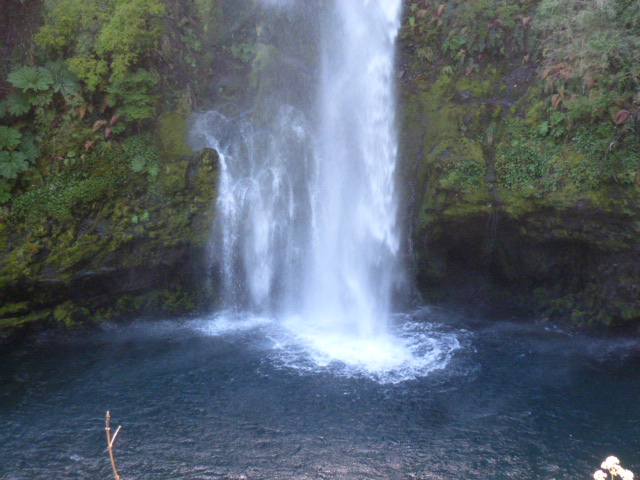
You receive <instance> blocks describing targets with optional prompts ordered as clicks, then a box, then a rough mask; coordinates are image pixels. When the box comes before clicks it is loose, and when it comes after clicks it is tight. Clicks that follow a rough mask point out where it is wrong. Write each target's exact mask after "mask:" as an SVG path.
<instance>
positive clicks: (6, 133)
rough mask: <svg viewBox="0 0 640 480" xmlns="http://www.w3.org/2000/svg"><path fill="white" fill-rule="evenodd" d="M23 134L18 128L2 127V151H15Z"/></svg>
mask: <svg viewBox="0 0 640 480" xmlns="http://www.w3.org/2000/svg"><path fill="white" fill-rule="evenodd" d="M21 138H22V133H20V130H18V129H17V128H12V127H5V126H1V125H0V149H3V148H6V149H8V150H13V149H14V148H16V147H17V146H18V145H19V144H20V139H21Z"/></svg>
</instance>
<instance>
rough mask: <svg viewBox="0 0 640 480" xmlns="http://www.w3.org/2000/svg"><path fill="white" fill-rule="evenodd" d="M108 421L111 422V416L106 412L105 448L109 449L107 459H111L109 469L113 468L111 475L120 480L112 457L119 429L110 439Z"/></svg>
mask: <svg viewBox="0 0 640 480" xmlns="http://www.w3.org/2000/svg"><path fill="white" fill-rule="evenodd" d="M109 420H111V414H110V413H109V411H108V410H107V418H106V421H105V424H106V428H105V430H106V431H107V446H108V447H109V458H110V459H111V467H112V468H113V475H114V476H115V477H116V480H120V475H118V470H117V469H116V460H115V458H114V456H113V444H114V442H115V441H116V437H117V436H118V432H119V431H120V427H118V428H117V429H116V433H115V435H114V436H113V438H112V437H111V427H110V426H109Z"/></svg>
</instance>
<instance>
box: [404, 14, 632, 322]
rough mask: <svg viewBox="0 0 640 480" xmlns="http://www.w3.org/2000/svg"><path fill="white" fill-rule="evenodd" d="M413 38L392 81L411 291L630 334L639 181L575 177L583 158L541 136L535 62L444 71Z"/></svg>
mask: <svg viewBox="0 0 640 480" xmlns="http://www.w3.org/2000/svg"><path fill="white" fill-rule="evenodd" d="M417 5H418V6H417V7H416V8H414V10H411V8H412V7H411V5H410V4H408V5H407V6H406V8H407V9H408V10H407V12H409V13H407V14H406V15H407V16H409V15H412V14H415V15H416V17H415V20H414V22H418V21H419V19H418V17H417V12H418V11H419V9H420V8H421V7H420V5H421V3H420V2H418V3H417ZM425 8H426V7H425ZM408 20H409V18H407V19H405V21H408ZM435 21H436V20H433V21H432V22H431V23H434V22H435ZM416 25H417V23H416ZM469 28H471V27H469ZM420 35H422V37H421V36H420ZM424 35H425V34H424V33H419V32H418V30H417V27H414V28H413V29H411V28H405V29H404V35H403V36H401V45H400V51H401V56H400V59H399V63H400V65H401V67H400V68H401V69H402V71H403V75H402V77H401V78H399V81H398V84H399V89H400V92H399V103H400V110H399V121H400V141H401V144H400V162H399V173H398V178H399V184H400V186H401V192H402V195H403V202H404V208H403V210H402V211H403V212H404V214H403V219H402V220H403V222H404V225H405V228H406V231H407V232H409V235H408V240H409V241H408V244H407V245H408V246H407V252H408V261H407V263H408V264H409V265H410V266H411V267H412V272H413V275H414V278H415V279H416V282H417V284H418V286H419V288H420V289H421V291H422V293H423V295H424V296H425V297H426V298H427V299H429V300H433V301H438V300H447V301H450V302H454V303H467V304H468V305H471V306H472V307H473V308H474V309H475V310H477V309H478V308H480V307H481V306H485V307H486V308H487V309H488V310H492V309H493V308H494V307H492V305H491V304H492V302H493V303H494V304H496V303H497V304H504V305H510V306H513V307H518V306H520V307H523V308H524V310H525V311H526V312H527V313H532V312H536V313H537V314H539V315H540V316H542V317H545V318H553V319H556V320H560V321H563V322H565V323H569V324H572V325H574V326H579V327H589V328H602V327H606V328H619V329H624V330H627V331H629V330H631V331H637V330H638V328H639V327H640V293H638V286H639V285H640V263H639V262H638V261H637V259H639V258H640V240H639V239H640V203H639V201H638V198H640V197H639V195H638V194H639V193H640V182H639V181H638V178H640V177H639V176H638V174H636V177H635V178H636V180H635V181H628V179H627V180H623V179H618V180H616V178H615V177H612V178H611V179H602V178H601V177H599V176H601V175H603V173H602V171H603V169H604V167H603V166H602V165H600V166H597V165H596V166H595V167H594V168H593V169H592V170H591V171H589V172H587V169H588V168H591V167H587V166H586V165H588V164H589V161H590V160H591V159H589V158H588V157H587V156H585V155H584V153H581V152H580V151H579V150H577V149H576V148H575V146H572V145H567V144H564V145H561V146H558V144H557V143H555V144H554V143H553V142H552V141H550V138H549V137H548V136H545V135H547V131H546V130H545V127H546V126H547V125H546V124H545V123H544V121H546V120H545V118H546V117H544V115H543V114H542V113H541V112H546V111H547V110H548V108H550V107H549V105H548V102H547V99H546V97H545V96H544V95H542V87H541V84H540V76H539V75H538V73H539V67H538V65H537V64H536V63H535V61H534V60H532V58H534V57H535V55H529V53H527V55H526V56H525V57H524V59H523V57H522V55H523V54H524V53H525V52H521V53H518V52H515V53H514V54H513V55H511V56H509V55H505V56H503V57H501V58H487V57H485V58H480V56H478V57H477V58H475V59H474V61H475V65H474V67H473V68H468V69H466V71H465V70H464V69H460V68H458V67H457V66H455V65H454V66H453V67H452V68H447V67H448V66H450V65H453V64H452V63H450V59H447V58H446V55H445V54H443V52H442V51H439V50H437V48H439V47H437V42H433V43H432V44H428V39H427V40H425V37H424ZM421 42H422V43H421ZM425 42H427V43H425ZM425 45H426V46H429V48H432V49H433V58H432V59H428V60H424V61H421V60H420V59H419V58H418V56H419V53H420V51H421V49H424V48H425ZM545 102H546V103H545ZM541 132H542V133H541ZM592 163H593V162H592ZM584 172H587V173H585V174H584V176H582V177H581V176H580V175H582V174H583V173H584ZM588 175H590V177H589V178H587V177H588Z"/></svg>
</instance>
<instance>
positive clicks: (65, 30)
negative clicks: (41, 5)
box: [36, 0, 165, 92]
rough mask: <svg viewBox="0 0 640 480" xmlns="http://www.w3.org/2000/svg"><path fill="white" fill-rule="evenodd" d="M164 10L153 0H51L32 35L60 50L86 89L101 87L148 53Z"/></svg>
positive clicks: (135, 65)
mask: <svg viewBox="0 0 640 480" xmlns="http://www.w3.org/2000/svg"><path fill="white" fill-rule="evenodd" d="M164 12H165V6H164V5H163V4H162V3H159V2H158V1H156V0H126V1H125V0H97V1H96V0H52V1H51V2H50V3H49V6H48V9H47V15H46V17H45V21H46V23H45V25H44V26H43V27H42V29H41V30H40V32H39V33H38V35H37V36H36V41H37V43H38V44H39V45H41V46H43V47H47V48H50V49H52V50H54V51H56V52H58V54H59V55H62V56H63V58H65V59H66V62H67V64H68V66H69V70H70V71H72V72H73V73H75V74H77V75H78V77H79V78H80V79H81V80H82V81H83V82H84V83H85V85H86V87H87V89H88V90H89V91H90V92H93V91H106V90H107V88H108V87H109V86H110V85H109V84H110V83H111V84H113V83H116V82H118V81H122V80H124V78H125V77H126V76H127V75H128V74H130V73H131V72H132V71H134V69H137V68H139V67H140V66H141V63H142V62H143V61H144V60H146V59H148V58H149V57H150V56H151V55H152V52H153V50H154V49H155V47H156V44H157V42H158V40H159V38H160V35H161V33H162V30H163V22H164V18H163V14H164Z"/></svg>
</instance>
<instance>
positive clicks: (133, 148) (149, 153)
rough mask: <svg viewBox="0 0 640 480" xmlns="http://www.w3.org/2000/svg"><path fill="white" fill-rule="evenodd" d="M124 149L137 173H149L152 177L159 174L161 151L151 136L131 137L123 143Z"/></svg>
mask: <svg viewBox="0 0 640 480" xmlns="http://www.w3.org/2000/svg"><path fill="white" fill-rule="evenodd" d="M122 150H123V152H124V154H125V157H126V158H127V159H128V161H129V164H130V166H131V170H133V171H134V172H135V173H147V174H148V175H149V176H150V177H151V178H156V177H157V176H158V173H159V171H160V167H159V166H158V161H159V160H160V153H159V151H158V148H157V147H156V145H155V144H154V142H153V139H152V137H151V136H149V135H137V136H135V137H130V138H128V139H127V140H126V141H125V142H124V143H123V145H122Z"/></svg>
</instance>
